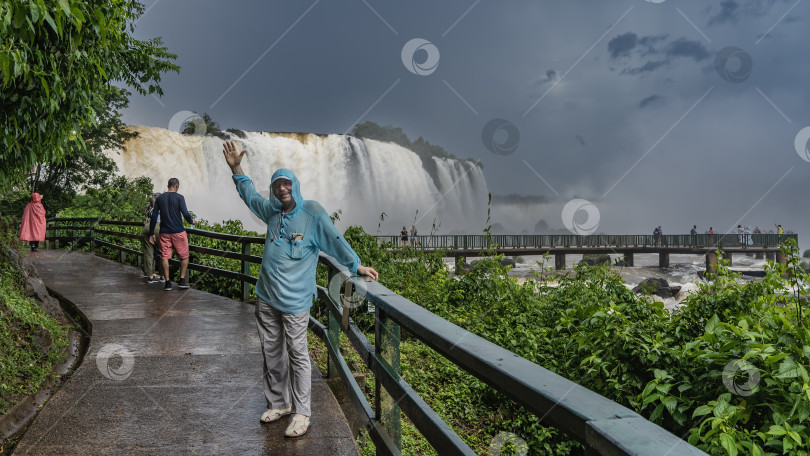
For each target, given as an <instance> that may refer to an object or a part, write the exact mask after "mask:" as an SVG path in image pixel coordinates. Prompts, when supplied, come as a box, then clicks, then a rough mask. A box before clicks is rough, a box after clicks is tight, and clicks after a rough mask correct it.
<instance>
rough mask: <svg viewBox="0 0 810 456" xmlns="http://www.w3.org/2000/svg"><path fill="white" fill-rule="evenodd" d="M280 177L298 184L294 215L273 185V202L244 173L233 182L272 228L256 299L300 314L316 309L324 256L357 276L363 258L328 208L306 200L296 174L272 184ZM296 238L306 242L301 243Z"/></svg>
mask: <svg viewBox="0 0 810 456" xmlns="http://www.w3.org/2000/svg"><path fill="white" fill-rule="evenodd" d="M279 177H286V178H287V179H289V180H290V181H292V197H293V200H294V201H295V207H294V208H293V210H291V211H290V212H287V213H284V214H282V213H281V201H279V200H278V198H276V196H275V195H274V194H273V188H272V184H271V188H270V198H269V199H267V198H264V197H263V196H261V195H260V194H259V193H258V192H257V191H256V188H255V187H254V186H253V182H252V181H251V180H250V178H248V177H247V176H245V175H244V174H234V175H233V181H234V183H235V184H236V189H237V190H238V191H239V196H240V197H241V198H242V200H243V201H244V202H245V204H247V206H248V207H249V208H250V210H251V212H253V213H254V214H256V216H257V217H259V218H260V219H261V220H262V221H263V222H264V223H266V224H267V238H266V239H265V242H264V257H263V258H262V267H261V270H260V272H259V280H258V282H257V283H256V294H257V295H258V296H259V297H260V298H261V299H262V300H264V301H265V302H267V303H268V304H270V305H271V306H273V307H275V308H276V309H278V310H280V311H282V312H285V313H291V314H297V313H300V312H303V311H305V310H308V309H309V308H310V307H312V297H313V296H314V295H315V292H316V288H315V268H316V267H317V266H318V253H319V251H323V252H325V253H326V254H327V255H331V256H333V257H334V258H335V259H336V260H337V261H338V262H339V263H340V264H342V265H344V266H346V267H347V268H348V269H349V270H350V271H351V272H352V274H356V273H357V266H359V265H360V258H359V257H358V256H357V254H356V253H355V252H354V250H352V248H351V246H349V243H348V242H346V239H344V238H343V236H341V234H340V232H338V230H337V228H336V227H335V225H334V224H333V223H332V220H331V219H330V218H329V215H328V214H327V213H326V210H325V209H324V208H323V206H321V205H320V204H318V202H316V201H305V200H304V199H303V198H302V197H301V185H300V184H299V182H298V178H296V177H295V174H293V172H292V171H290V170H289V169H286V168H281V169H279V170H278V171H276V172H275V173H273V177H272V179H271V182H272V181H274V180H276V179H277V178H279ZM295 234H300V235H303V237H302V238H301V239H300V240H296V239H294V235H295ZM299 237H300V236H299Z"/></svg>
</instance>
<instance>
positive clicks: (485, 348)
mask: <svg viewBox="0 0 810 456" xmlns="http://www.w3.org/2000/svg"><path fill="white" fill-rule="evenodd" d="M48 230H49V234H48V237H47V243H48V244H49V245H50V246H55V247H59V244H60V243H61V244H62V245H63V246H64V245H65V244H66V243H67V244H69V245H71V246H72V247H74V248H75V247H80V246H85V247H89V250H90V252H96V253H99V254H103V255H105V256H108V257H112V258H116V259H118V260H120V261H121V262H122V263H125V262H128V263H130V264H134V263H136V262H138V260H139V258H140V255H141V252H140V248H139V247H138V246H139V240H140V238H141V236H142V234H141V230H142V224H141V223H138V222H122V221H103V220H95V219H56V220H51V221H49V229H48ZM188 233H189V239H190V241H191V245H190V250H191V252H192V253H193V254H195V255H199V256H200V257H202V256H205V255H213V256H217V257H220V258H227V259H230V260H234V261H232V263H235V264H236V266H235V267H234V268H233V269H232V270H224V269H217V268H214V267H211V266H207V265H203V264H199V263H191V264H190V265H189V271H193V273H194V274H202V276H199V277H203V276H207V275H213V276H216V277H217V278H222V279H228V280H229V281H232V282H235V283H237V284H238V288H237V289H241V292H242V298H243V299H242V300H243V301H244V300H245V299H246V298H247V296H249V291H250V285H251V284H255V283H256V277H255V276H253V275H251V274H250V271H251V266H253V267H255V266H256V265H257V264H259V263H261V260H262V258H261V256H257V255H254V253H258V252H259V251H260V250H261V249H263V246H264V241H265V239H264V238H263V237H246V236H236V235H229V234H221V233H213V232H208V231H203V230H197V229H189V230H188ZM199 237H204V238H207V239H208V240H216V241H222V242H221V243H219V244H218V247H217V248H212V247H202V246H199V245H195V244H194V241H195V239H199ZM209 245H210V244H209ZM38 255H39V257H40V259H39V260H38V262H39V266H40V268H41V275H42V276H43V278H44V280H45V282H46V284H48V286H49V287H50V288H51V289H53V290H54V291H56V293H57V294H61V295H62V296H63V297H64V298H68V299H71V300H74V301H77V302H81V303H85V304H84V307H83V308H84V309H86V312H87V316H88V318H90V319H91V320H92V321H94V324H93V326H94V329H93V334H92V342H91V347H90V350H89V352H88V357H87V359H85V361H84V363H83V364H82V367H80V368H79V370H77V371H76V373H74V376H73V377H72V378H71V379H70V381H69V382H68V383H67V384H66V385H65V386H64V387H63V389H62V390H60V391H59V392H58V393H57V395H56V396H55V397H54V398H53V399H52V400H51V401H50V402H49V403H48V404H47V405H46V406H45V408H44V409H43V411H42V412H41V414H40V416H39V417H38V418H37V419H36V421H35V422H34V424H33V427H32V428H31V429H30V430H29V431H28V433H27V434H26V435H25V437H24V439H23V441H22V442H20V446H19V447H18V450H17V451H19V452H20V454H45V453H53V452H56V453H60V454H79V453H82V454H84V453H88V451H87V448H91V447H90V445H96V448H99V450H100V451H101V452H108V453H120V454H129V453H184V454H185V453H191V452H193V453H194V454H245V453H250V454H262V453H264V454H290V455H293V454H313V453H314V454H324V455H326V454H329V455H332V454H338V455H342V454H356V451H357V450H356V448H355V447H354V441H353V436H352V435H351V434H349V435H346V434H347V433H348V427H347V426H346V424H345V421H344V420H343V419H338V418H330V417H333V416H334V415H333V413H334V412H336V411H337V412H338V413H340V412H339V406H338V405H337V403H336V402H335V401H334V399H331V398H329V397H327V396H329V395H328V394H327V391H326V390H324V389H323V388H322V387H320V386H318V385H322V383H321V382H320V381H319V377H318V376H317V375H316V376H315V377H318V378H315V377H313V387H314V388H320V389H314V397H313V405H315V407H316V408H315V409H314V413H315V416H314V417H313V426H312V430H311V431H310V434H311V435H308V436H306V437H303V438H301V439H297V440H295V441H292V442H278V437H280V436H281V434H282V433H283V430H282V429H278V430H271V429H270V428H267V427H261V426H260V425H259V423H258V422H257V421H258V419H257V417H258V416H259V414H260V412H261V411H262V408H263V407H264V401H263V399H262V398H261V396H262V391H261V387H260V384H261V382H260V378H261V372H260V371H261V368H260V366H261V362H260V358H259V353H258V350H259V348H258V347H259V343H258V341H257V340H256V336H255V334H254V333H255V326H254V325H255V323H254V321H253V316H252V309H251V306H250V305H248V304H245V303H244V302H238V301H233V300H230V299H227V298H222V297H217V296H214V295H210V294H208V293H203V292H201V291H196V290H188V291H186V292H182V293H181V292H171V293H167V292H163V291H161V289H160V287H155V288H154V289H150V290H148V291H147V290H145V287H148V286H147V285H143V283H142V282H140V283H138V279H137V275H135V272H134V271H135V269H134V268H133V267H131V266H125V265H121V264H118V263H115V262H112V261H109V260H104V259H100V258H97V257H95V256H94V255H92V254H91V253H74V252H65V251H43V252H40V253H39V254H38ZM320 261H321V264H323V265H324V266H325V267H326V268H327V270H328V282H329V286H328V287H327V288H322V287H319V288H318V299H317V303H316V306H317V309H318V311H319V312H322V313H325V314H326V315H328V322H327V323H326V324H322V323H320V322H319V321H318V320H316V319H314V318H312V317H311V318H310V330H311V331H312V333H313V334H314V335H315V336H317V337H318V338H320V339H321V340H323V341H324V342H325V345H326V348H327V351H328V354H329V356H328V357H329V359H328V371H327V372H326V373H325V374H326V375H327V377H330V378H333V379H340V380H341V381H342V385H343V387H344V388H345V390H346V391H347V394H348V396H349V398H350V400H351V407H352V409H353V411H354V412H355V413H356V420H357V422H356V424H357V425H359V426H360V427H362V428H364V429H365V430H366V431H367V432H368V434H369V436H370V437H371V439H372V441H373V442H374V444H375V448H376V452H377V454H378V455H399V454H401V450H402V441H401V438H400V426H401V422H400V420H401V415H402V414H403V413H404V414H405V415H406V416H407V417H408V418H409V419H410V420H411V422H413V424H414V425H415V426H416V428H417V429H418V431H419V432H420V433H421V434H422V435H423V436H424V437H425V439H426V440H427V441H428V442H429V443H430V445H431V446H432V447H433V449H434V450H435V451H436V452H437V453H438V454H441V455H442V456H444V455H474V454H475V453H474V452H473V450H472V449H471V448H470V447H469V446H468V445H467V444H466V443H465V441H464V440H463V439H462V438H461V437H460V436H459V435H457V434H456V432H455V431H454V430H453V429H452V428H451V427H450V425H448V424H447V423H445V422H444V421H442V420H441V418H440V417H439V416H438V415H437V414H436V412H435V411H434V410H433V409H431V407H430V406H429V405H428V404H427V403H426V402H425V401H424V400H423V399H422V398H421V397H420V396H419V395H417V394H416V392H415V391H414V389H413V388H412V387H411V386H410V385H408V383H407V382H406V381H405V380H404V379H403V378H402V377H401V375H400V374H401V371H400V358H399V355H400V351H399V350H400V349H399V342H400V332H401V330H403V329H404V330H406V331H407V332H408V334H409V337H413V338H415V339H418V340H420V341H421V342H423V343H425V344H426V345H428V346H429V347H430V348H432V349H433V350H435V351H436V352H437V353H438V354H439V355H441V356H443V357H444V358H446V359H448V360H449V361H451V362H453V363H454V364H456V365H457V366H458V367H459V368H461V369H463V370H464V371H466V372H467V373H469V374H471V375H473V376H475V377H476V378H478V379H479V380H481V381H483V382H485V383H486V384H488V385H489V386H491V387H492V388H494V389H495V390H497V391H499V392H501V393H503V394H504V395H506V396H507V397H509V398H510V399H511V400H513V401H514V402H515V403H516V404H518V405H520V406H522V407H524V408H525V409H526V410H527V411H529V412H530V413H533V414H535V415H536V416H538V417H541V419H542V420H543V422H544V423H545V424H547V425H549V426H554V427H556V428H557V429H559V430H560V431H562V432H563V433H565V434H566V435H568V436H569V437H571V438H572V439H574V440H577V441H579V442H581V443H582V445H583V447H584V450H585V454H586V455H587V456H593V455H638V456H642V455H643V456H654V455H669V456H676V455H686V456H691V455H704V454H705V453H703V452H701V451H699V450H697V449H696V448H695V447H692V446H690V445H689V444H688V443H686V442H685V441H683V440H681V439H680V438H678V437H677V436H675V435H673V434H671V433H670V432H668V431H666V430H664V429H663V428H661V427H659V426H657V425H655V424H653V423H651V422H649V421H647V420H646V419H645V418H644V417H642V416H640V415H639V414H637V413H635V412H634V411H632V410H630V409H628V408H626V407H624V406H622V405H620V404H617V403H615V402H612V401H610V400H608V399H606V398H605V397H602V396H600V395H599V394H597V393H595V392H593V391H590V390H588V389H586V388H584V387H582V386H580V385H578V384H576V383H574V382H572V381H570V380H568V379H566V378H563V377H561V376H559V375H557V374H555V373H553V372H551V371H549V370H547V369H545V368H543V367H541V366H539V365H537V364H534V363H532V362H530V361H528V360H526V359H524V358H521V357H519V356H517V355H515V354H514V353H512V352H510V351H508V350H506V349H504V348H502V347H499V346H497V345H495V344H493V343H491V342H489V341H487V340H485V339H482V338H481V337H479V336H477V335H475V334H472V333H470V332H468V331H466V330H464V329H463V328H460V327H458V326H456V325H454V324H452V323H450V322H448V321H446V320H444V319H442V318H440V317H439V316H437V315H435V314H433V313H431V312H429V311H427V310H425V309H424V308H423V307H421V306H420V305H418V304H416V303H413V302H411V301H409V300H407V299H405V298H403V297H402V296H399V295H397V294H395V293H394V292H392V291H391V290H389V289H387V288H386V287H384V286H382V285H381V284H380V283H378V282H357V281H356V280H355V279H354V278H352V277H351V275H350V274H349V273H348V271H346V269H345V268H343V267H342V266H340V265H337V264H336V263H334V261H333V260H332V259H331V258H330V257H328V256H325V255H322V256H321V259H320ZM133 277H134V278H133ZM190 280H191V281H192V283H193V282H194V281H195V280H194V276H191V277H190ZM133 282H135V283H134V284H133ZM333 284H336V285H337V286H335V287H333V286H332V285H333ZM60 290H61V291H60ZM358 290H360V291H362V293H359V294H358V293H357V292H358ZM358 295H360V296H362V298H363V302H367V303H368V304H369V305H370V306H373V308H374V313H375V329H374V332H375V337H374V343H370V342H369V340H368V339H367V338H366V337H365V335H364V334H363V333H362V332H361V331H360V330H359V328H358V327H357V326H355V325H354V322H353V320H352V318H351V312H352V311H353V310H357V307H359V306H358V305H357V301H356V300H355V298H356V297H357V296H358ZM133 301H137V303H136V304H133ZM364 307H365V306H364ZM360 310H361V311H365V310H364V309H360ZM341 335H344V336H345V337H346V338H347V339H348V341H349V342H350V343H351V345H352V346H353V348H354V349H355V350H356V351H357V354H358V355H359V358H360V359H361V361H362V362H363V363H364V364H365V365H366V366H367V367H368V369H369V370H370V371H371V372H372V373H373V374H374V376H375V379H376V382H375V383H376V386H375V390H374V395H373V396H374V400H373V404H371V403H369V401H368V399H367V397H366V395H365V394H364V392H363V390H362V388H361V387H360V385H358V383H357V381H356V379H355V378H354V376H353V373H352V371H351V370H350V369H349V367H348V365H347V363H346V361H345V360H344V358H343V355H342V354H341V350H340V349H339V340H340V337H341ZM110 345H118V346H122V347H124V348H127V347H129V348H128V349H129V350H132V351H133V355H134V357H133V358H134V364H132V365H130V366H129V367H128V368H127V369H129V371H131V375H129V376H128V377H127V378H126V379H123V380H115V378H107V376H106V375H102V374H103V372H104V369H99V365H102V366H104V363H98V362H97V361H98V360H99V359H102V360H104V358H103V357H101V358H100V355H99V352H100V351H101V349H102V347H104V346H107V347H109V346H110ZM113 348H115V347H113ZM107 359H108V358H107ZM125 366H127V364H126V358H124V362H123V363H122V364H120V365H116V367H114V368H113V369H111V370H110V369H108V370H107V374H108V375H109V376H111V377H115V376H116V375H119V374H122V372H121V371H122V370H127V369H124V367H125ZM314 372H317V369H316V370H314ZM150 376H151V377H150ZM128 386H129V387H128ZM318 391H320V392H318ZM318 404H319V405H318ZM271 426H272V425H271ZM350 443H351V445H349V444H350ZM350 446H351V448H350ZM319 450H320V451H319ZM91 452H92V451H91Z"/></svg>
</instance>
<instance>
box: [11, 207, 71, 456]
mask: <svg viewBox="0 0 810 456" xmlns="http://www.w3.org/2000/svg"><path fill="white" fill-rule="evenodd" d="M14 226H16V225H14V224H11V223H9V220H6V219H0V249H1V250H0V270H2V271H3V279H2V280H0V416H2V415H4V414H6V413H7V412H8V411H9V409H10V408H11V407H13V406H14V405H15V404H16V403H17V402H18V401H19V400H21V399H22V398H24V397H25V396H27V395H29V394H32V393H35V392H37V391H38V390H39V388H40V387H41V386H42V385H43V384H44V383H45V382H46V381H47V380H48V379H50V378H52V371H53V368H54V366H55V365H56V364H57V363H58V362H60V361H61V360H62V359H63V358H64V356H65V354H66V348H67V346H68V331H69V328H67V327H65V326H64V325H62V324H60V323H59V322H58V321H57V320H55V319H54V318H52V317H51V316H49V315H47V314H46V313H45V312H44V311H43V310H42V309H41V308H40V307H39V306H37V304H36V302H35V301H34V299H33V298H31V297H29V296H27V295H26V293H25V278H24V275H23V272H22V270H21V269H20V265H19V264H17V263H16V262H15V261H14V260H13V257H14V256H16V255H14V254H13V253H10V252H9V249H13V251H14V252H18V255H20V256H22V255H23V254H22V253H19V245H18V242H17V241H16V239H15V236H14V235H15V234H16V233H15V230H14V229H13V227H14ZM0 453H2V445H0Z"/></svg>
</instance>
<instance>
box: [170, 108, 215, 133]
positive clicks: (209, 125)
mask: <svg viewBox="0 0 810 456" xmlns="http://www.w3.org/2000/svg"><path fill="white" fill-rule="evenodd" d="M192 112H194V114H197V111H192ZM199 118H200V119H202V121H203V124H204V126H205V135H206V136H212V135H214V134H216V133H219V132H221V131H222V129H221V128H220V127H219V123H218V122H217V121H215V120H214V119H213V118H212V117H211V115H210V114H208V113H207V112H204V113H203V115H202V116H200V117H199ZM197 122H199V121H198V120H197V119H196V118H195V119H192V120H186V121H185V122H183V125H181V126H180V131H181V132H182V133H183V134H184V135H193V134H199V133H198V128H199V127H200V126H199V125H196V123H197Z"/></svg>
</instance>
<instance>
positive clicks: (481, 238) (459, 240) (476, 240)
mask: <svg viewBox="0 0 810 456" xmlns="http://www.w3.org/2000/svg"><path fill="white" fill-rule="evenodd" d="M375 237H376V238H377V241H378V242H380V243H383V242H386V243H390V244H392V245H393V246H395V247H401V246H402V244H403V241H402V240H401V238H400V236H375ZM787 238H793V239H797V240H798V235H796V234H695V235H692V234H665V235H662V236H654V235H651V234H591V235H577V234H493V235H492V236H485V235H471V234H459V235H431V236H417V237H416V239H415V242H414V241H413V238H411V237H409V238H408V240H407V241H405V243H406V246H408V247H417V248H427V249H454V250H481V249H486V248H488V247H490V244H491V243H494V244H497V245H498V247H499V248H502V249H508V248H515V249H519V248H529V249H542V248H549V249H553V248H566V247H595V248H598V247H604V248H633V247H677V248H689V247H692V248H707V247H709V248H710V247H716V248H721V249H722V248H729V247H743V248H744V247H777V246H778V245H779V243H780V242H781V241H782V240H784V239H787Z"/></svg>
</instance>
